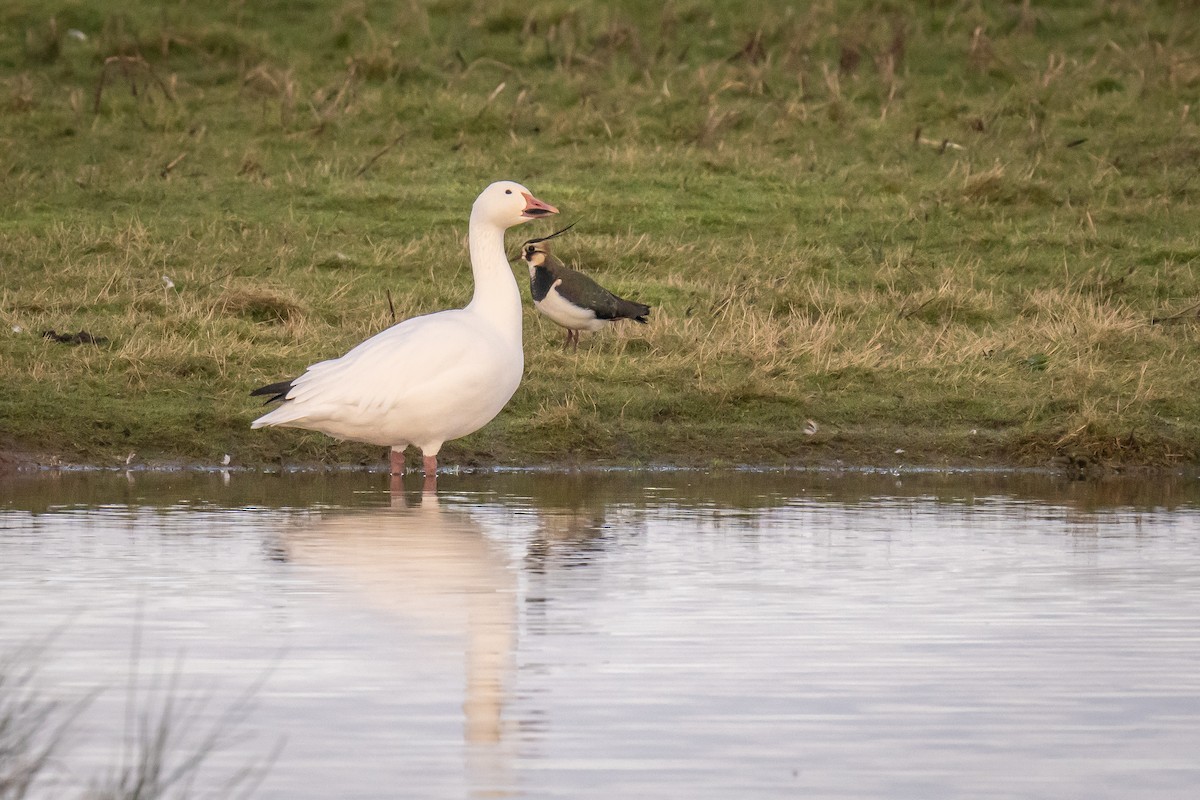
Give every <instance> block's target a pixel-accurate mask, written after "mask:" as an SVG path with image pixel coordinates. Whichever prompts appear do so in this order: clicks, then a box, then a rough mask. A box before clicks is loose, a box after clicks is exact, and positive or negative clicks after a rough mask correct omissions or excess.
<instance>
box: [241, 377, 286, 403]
mask: <svg viewBox="0 0 1200 800" xmlns="http://www.w3.org/2000/svg"><path fill="white" fill-rule="evenodd" d="M291 390H292V381H279V383H269V384H267V385H266V386H260V387H258V388H257V389H255V390H254V391H252V392H251V393H250V396H251V397H262V396H263V395H266V396H267V399H266V401H265V402H264V403H263V405H268V404H270V403H274V402H275V401H276V400H286V399H287V393H288V392H290V391H291Z"/></svg>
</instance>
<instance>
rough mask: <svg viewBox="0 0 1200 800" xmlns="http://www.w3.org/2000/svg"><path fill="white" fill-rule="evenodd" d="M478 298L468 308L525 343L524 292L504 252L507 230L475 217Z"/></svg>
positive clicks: (472, 231) (474, 260)
mask: <svg viewBox="0 0 1200 800" xmlns="http://www.w3.org/2000/svg"><path fill="white" fill-rule="evenodd" d="M468 238H469V240H470V245H469V246H470V252H471V272H472V273H473V274H474V276H475V295H474V296H473V297H472V298H471V303H470V304H469V305H468V306H467V309H468V310H469V311H473V312H474V313H476V314H479V315H480V316H481V317H483V318H485V319H487V320H488V321H489V322H491V323H492V324H493V325H494V326H495V327H496V329H497V330H498V331H500V332H501V333H502V334H503V335H507V336H511V337H512V339H513V340H515V341H516V342H517V343H518V344H519V343H520V341H521V291H520V289H518V288H517V281H516V279H514V278H513V274H512V268H511V267H509V266H508V257H507V256H506V255H505V253H504V229H503V228H500V227H498V226H497V225H495V224H493V223H491V222H485V221H483V220H480V219H477V218H476V216H475V214H472V215H471V224H470V227H469V228H468Z"/></svg>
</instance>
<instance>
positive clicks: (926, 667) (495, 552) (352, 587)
mask: <svg viewBox="0 0 1200 800" xmlns="http://www.w3.org/2000/svg"><path fill="white" fill-rule="evenodd" d="M440 489H441V491H440V493H439V494H438V495H437V496H436V497H434V496H428V495H427V496H424V497H423V496H422V495H420V494H419V493H418V492H416V491H413V492H411V493H408V494H405V495H402V496H399V497H396V498H393V497H391V496H390V495H389V494H388V492H387V491H386V479H385V478H383V477H382V476H377V475H340V476H339V475H335V476H321V475H304V474H296V475H284V476H260V475H252V474H243V473H234V474H232V475H228V476H222V475H220V474H211V475H210V474H200V475H196V474H186V473H185V474H154V473H135V474H131V475H129V476H128V477H127V476H124V475H108V474H100V475H96V474H91V475H88V474H67V475H58V476H41V477H10V478H6V479H2V480H0V566H2V569H0V660H2V659H4V658H5V657H7V658H8V661H9V666H8V667H7V669H8V671H9V673H10V675H12V674H24V673H22V672H21V670H26V671H29V672H31V673H32V674H31V675H30V681H31V685H32V687H33V689H34V690H35V691H36V696H37V697H38V698H39V700H55V701H58V702H59V703H60V705H59V707H58V711H57V712H56V713H57V714H58V715H59V716H58V717H57V718H56V719H62V720H66V721H68V722H69V724H68V725H66V727H67V729H68V732H67V734H66V735H65V737H64V738H63V740H62V741H61V742H60V744H59V746H58V749H57V751H56V757H55V759H54V760H53V763H52V764H51V766H50V768H49V769H48V770H47V771H46V772H45V774H44V775H43V777H42V778H41V780H40V782H39V783H38V784H36V785H35V786H36V791H35V792H33V794H32V796H35V797H62V796H78V795H79V788H80V787H84V786H87V785H88V784H89V782H91V783H92V784H96V782H97V781H99V780H103V779H104V777H105V776H108V778H109V779H110V780H111V778H112V776H113V775H114V774H115V772H116V771H117V769H118V768H119V767H120V766H121V765H122V764H129V763H132V762H134V761H136V760H137V758H136V757H135V755H134V753H136V752H137V747H136V744H137V740H138V739H139V737H141V738H142V739H143V740H145V739H146V738H147V736H148V735H149V734H148V733H147V731H151V732H152V731H153V730H154V729H155V726H156V725H157V723H158V722H159V721H160V720H163V719H166V720H167V721H168V723H169V724H168V725H167V726H166V729H168V730H169V731H170V735H169V738H168V741H167V744H166V746H165V747H164V756H163V760H164V761H165V762H166V763H167V764H168V766H171V765H175V766H179V765H185V764H186V763H187V759H188V758H189V757H190V756H192V755H196V754H202V755H203V756H204V758H203V759H202V760H201V761H202V763H201V764H200V767H199V769H198V771H197V772H195V774H191V773H188V775H187V778H188V779H189V780H191V781H192V782H193V783H192V796H201V797H203V796H210V797H227V796H241V795H240V794H237V793H236V792H235V791H234V789H237V790H238V791H240V792H243V793H245V795H246V796H251V797H258V798H279V799H280V800H282V799H283V798H288V799H289V800H291V799H294V798H380V797H389V798H390V797H400V798H407V797H412V798H459V797H514V798H526V797H527V798H679V797H687V798H776V797H789V798H790V797H806V798H825V797H830V798H943V797H971V798H1078V797H1087V798H1131V797H1137V798H1181V797H1190V796H1193V795H1194V794H1195V792H1196V790H1197V787H1200V756H1198V755H1197V754H1198V753H1200V481H1198V480H1196V479H1183V478H1179V479H1156V480H1153V481H1143V482H1135V481H1128V482H1116V481H1114V482H1107V483H1098V484H1084V483H1070V482H1065V481H1056V480H1054V479H1052V478H1048V477H1046V476H1040V475H1024V476H1023V475H975V476H965V475H906V476H902V477H897V476H893V475H849V476H836V475H830V474H811V473H809V474H804V473H800V474H794V473H793V474H736V473H735V474H725V475H711V476H710V475H704V474H698V473H681V474H670V473H667V474H663V473H647V474H617V475H565V476H564V475H552V474H516V475H500V476H462V477H450V476H448V477H444V478H443V479H442V482H441V487H440ZM17 665H21V666H17ZM9 683H10V684H11V680H10V682H9ZM0 689H3V687H0ZM10 691H11V690H10ZM3 708H4V702H3V696H2V695H0V714H2V713H3ZM70 714H73V716H69V715H70ZM139 732H140V733H139ZM0 752H2V748H0ZM2 758H3V756H2V755H0V759H2ZM245 769H248V770H249V773H248V774H243V773H242V772H241V771H242V770H245ZM3 774H4V766H3V764H2V763H0V778H2V777H3ZM231 786H232V787H233V788H231ZM176 788H180V789H182V788H183V784H182V783H181V784H179V785H178V786H177V787H176Z"/></svg>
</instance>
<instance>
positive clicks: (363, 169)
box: [354, 134, 404, 178]
mask: <svg viewBox="0 0 1200 800" xmlns="http://www.w3.org/2000/svg"><path fill="white" fill-rule="evenodd" d="M403 138H404V134H400V135H398V136H397V137H396V138H395V139H392V140H391V141H390V142H388V143H387V144H385V145H384V146H383V147H382V148H380V150H379V152H377V153H375V155H373V156H371V157H370V158H369V159H367V162H366V163H365V164H363V165H362V166H361V167H359V168H358V171H357V172H355V173H354V177H356V178H358V177H361V176H362V174H363V173H364V172H366V171H367V170H369V169H370V168H371V167H373V166H374V165H375V162H376V161H378V160H379V159H380V158H382V157H383V156H384V155H385V154H386V153H387V152H388V151H389V150H391V149H392V148H393V147H395V146H396V145H398V144H400V140H401V139H403Z"/></svg>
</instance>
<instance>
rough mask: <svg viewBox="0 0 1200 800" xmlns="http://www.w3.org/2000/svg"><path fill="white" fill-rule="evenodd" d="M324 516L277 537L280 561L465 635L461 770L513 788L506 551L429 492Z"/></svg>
mask: <svg viewBox="0 0 1200 800" xmlns="http://www.w3.org/2000/svg"><path fill="white" fill-rule="evenodd" d="M393 498H394V499H393V504H392V507H390V508H379V509H373V510H370V511H358V512H346V513H338V512H331V513H330V512H327V513H325V514H322V515H321V517H320V519H319V520H318V521H317V522H315V523H314V524H311V525H305V526H304V527H300V528H289V529H287V530H285V532H284V534H283V550H284V551H285V552H286V553H287V558H288V559H289V560H291V561H294V562H295V563H298V564H305V565H311V566H316V567H319V568H320V569H321V570H323V571H327V572H332V573H335V574H336V575H337V576H339V577H340V578H341V579H342V580H343V581H344V584H345V587H346V589H347V590H348V591H350V592H352V593H354V594H358V595H360V596H361V597H362V598H363V600H364V601H365V602H366V603H368V604H369V605H370V606H372V607H374V608H377V609H380V610H383V611H386V612H387V613H388V614H391V615H395V616H396V617H398V618H400V619H402V620H403V621H404V623H405V624H406V625H407V626H415V627H417V628H420V629H423V630H424V631H425V632H427V633H432V634H436V635H443V636H444V635H450V636H455V637H461V638H462V639H463V640H465V644H464V649H465V673H466V689H465V700H464V703H463V712H464V715H465V721H464V737H465V740H466V742H467V743H468V745H469V747H468V749H467V758H468V770H469V772H470V773H471V778H472V783H473V785H474V787H475V788H476V790H477V791H481V792H483V793H486V794H488V795H489V796H502V795H504V794H505V792H504V790H503V789H502V788H500V787H506V786H510V785H511V784H512V777H511V774H510V773H511V765H510V764H509V763H508V762H509V760H510V757H511V752H510V749H509V743H506V742H505V735H506V727H507V726H506V724H505V720H504V713H503V712H504V706H505V702H506V697H507V694H508V689H509V684H510V682H511V677H512V676H511V672H512V661H513V649H514V647H515V643H516V577H515V575H514V574H513V572H512V570H511V569H510V568H509V566H508V563H507V559H506V557H505V555H504V554H503V553H502V552H501V551H500V550H499V549H498V548H497V547H496V546H495V545H494V544H493V543H492V542H490V541H489V540H488V538H487V537H486V536H485V535H484V533H483V530H482V529H481V528H480V526H479V525H478V524H477V523H475V522H474V521H473V520H472V519H471V517H470V516H469V515H467V514H466V513H463V512H461V511H453V510H446V509H444V508H442V506H441V504H440V503H439V501H438V497H437V495H436V494H432V493H426V494H424V495H422V496H421V498H420V502H419V503H416V504H415V505H413V506H411V507H409V506H408V504H407V501H406V500H405V497H404V495H403V494H398V495H393Z"/></svg>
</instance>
